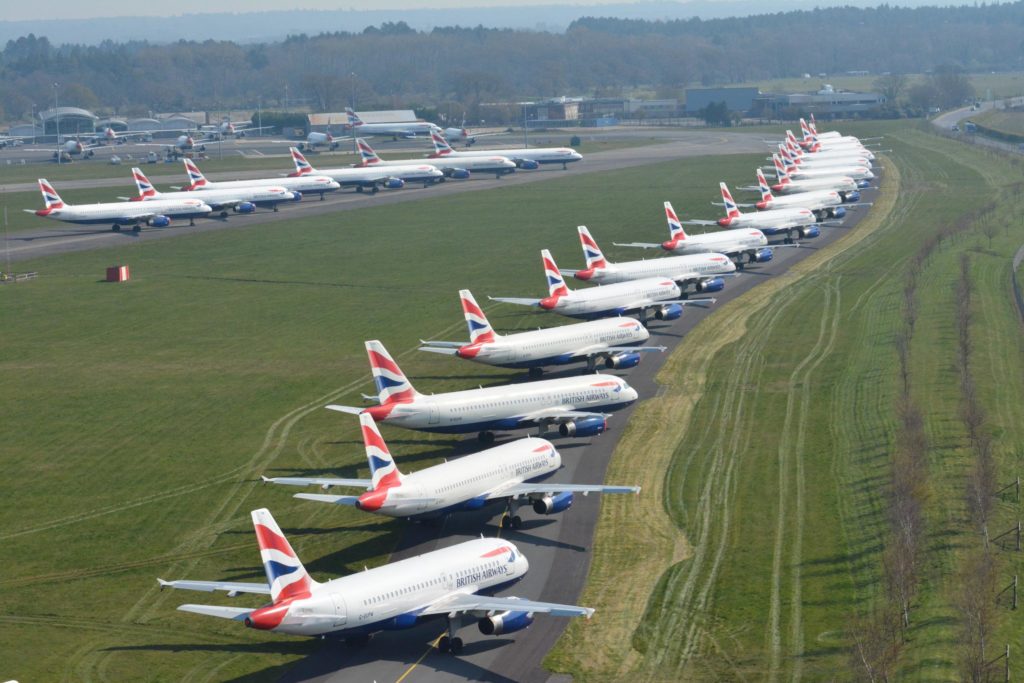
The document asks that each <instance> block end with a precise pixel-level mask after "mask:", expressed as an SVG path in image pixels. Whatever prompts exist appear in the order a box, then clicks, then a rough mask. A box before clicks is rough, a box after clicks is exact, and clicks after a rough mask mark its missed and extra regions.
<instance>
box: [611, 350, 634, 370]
mask: <svg viewBox="0 0 1024 683" xmlns="http://www.w3.org/2000/svg"><path fill="white" fill-rule="evenodd" d="M638 365H640V354H639V353H636V352H627V353H617V354H615V355H614V356H608V357H607V358H605V359H604V366H605V367H606V368H610V369H612V370H624V369H626V368H635V367H636V366H638Z"/></svg>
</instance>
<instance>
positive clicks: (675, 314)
mask: <svg viewBox="0 0 1024 683" xmlns="http://www.w3.org/2000/svg"><path fill="white" fill-rule="evenodd" d="M682 315H683V307H682V306H680V305H679V304H665V305H664V306H659V307H658V308H656V309H655V310H654V317H655V318H657V319H658V320H678V319H679V318H680V317H681V316H682Z"/></svg>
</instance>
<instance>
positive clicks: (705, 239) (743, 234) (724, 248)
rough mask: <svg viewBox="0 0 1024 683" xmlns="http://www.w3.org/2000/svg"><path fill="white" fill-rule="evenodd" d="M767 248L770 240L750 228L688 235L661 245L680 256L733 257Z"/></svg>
mask: <svg viewBox="0 0 1024 683" xmlns="http://www.w3.org/2000/svg"><path fill="white" fill-rule="evenodd" d="M767 246H768V238H767V237H765V236H764V233H763V232H761V231H760V230H751V229H748V228H738V229H733V230H719V231H717V232H705V233H698V234H695V235H687V236H686V237H685V238H683V239H672V240H669V241H667V242H663V243H662V245H661V247H662V249H664V250H665V251H670V252H672V253H673V254H680V255H683V254H705V253H708V252H717V253H721V254H728V255H733V254H739V253H743V252H756V251H759V250H761V249H762V248H764V247H767Z"/></svg>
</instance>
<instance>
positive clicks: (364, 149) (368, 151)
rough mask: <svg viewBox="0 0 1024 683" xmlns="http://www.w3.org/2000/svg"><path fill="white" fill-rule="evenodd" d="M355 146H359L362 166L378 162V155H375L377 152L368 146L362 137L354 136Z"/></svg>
mask: <svg viewBox="0 0 1024 683" xmlns="http://www.w3.org/2000/svg"><path fill="white" fill-rule="evenodd" d="M356 146H357V147H358V148H359V158H360V163H361V165H363V166H372V165H373V164H379V163H380V157H379V156H377V152H375V151H374V150H373V147H370V143H368V142H367V141H366V140H364V139H362V138H356Z"/></svg>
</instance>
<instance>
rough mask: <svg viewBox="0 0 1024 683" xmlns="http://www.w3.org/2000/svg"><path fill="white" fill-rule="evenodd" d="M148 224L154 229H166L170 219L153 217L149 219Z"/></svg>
mask: <svg viewBox="0 0 1024 683" xmlns="http://www.w3.org/2000/svg"><path fill="white" fill-rule="evenodd" d="M149 224H150V225H152V226H153V227H154V228H166V227H167V226H168V225H170V224H171V219H170V218H168V217H167V216H153V217H152V218H150V219H149Z"/></svg>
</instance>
